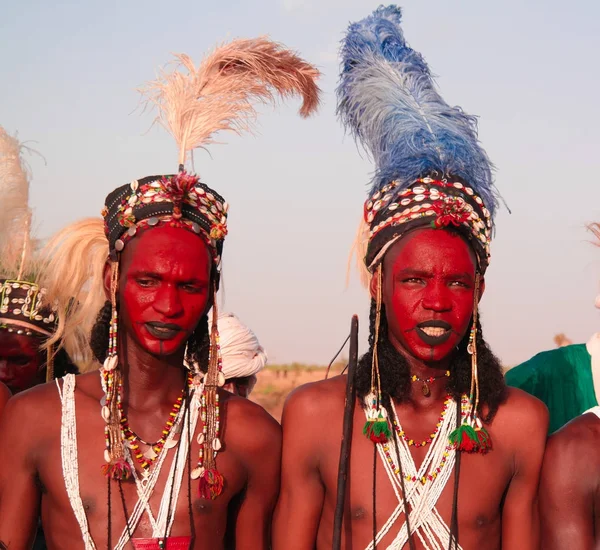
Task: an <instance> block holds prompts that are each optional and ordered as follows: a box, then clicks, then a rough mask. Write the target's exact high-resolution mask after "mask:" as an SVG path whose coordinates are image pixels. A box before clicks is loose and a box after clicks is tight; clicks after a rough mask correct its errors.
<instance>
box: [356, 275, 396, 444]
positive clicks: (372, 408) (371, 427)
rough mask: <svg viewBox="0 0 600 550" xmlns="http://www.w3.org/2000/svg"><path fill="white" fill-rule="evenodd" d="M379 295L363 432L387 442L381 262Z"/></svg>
mask: <svg viewBox="0 0 600 550" xmlns="http://www.w3.org/2000/svg"><path fill="white" fill-rule="evenodd" d="M375 277H377V291H376V292H377V297H376V300H375V341H374V342H373V358H372V363H371V391H370V392H369V393H368V395H367V396H366V397H365V404H366V406H367V408H368V411H367V421H366V422H365V425H364V427H363V434H364V435H365V436H366V437H368V438H369V439H370V440H371V441H372V442H373V443H385V442H386V441H388V439H389V438H390V437H391V435H392V431H391V429H390V425H389V422H388V418H387V411H386V409H385V407H384V406H383V403H382V399H381V380H380V378H379V357H378V349H377V344H378V342H379V328H380V324H381V303H382V300H383V275H382V267H381V264H379V265H378V266H377V271H376V273H375Z"/></svg>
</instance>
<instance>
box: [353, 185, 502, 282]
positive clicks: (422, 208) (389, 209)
mask: <svg viewBox="0 0 600 550" xmlns="http://www.w3.org/2000/svg"><path fill="white" fill-rule="evenodd" d="M434 176H435V174H434ZM364 221H365V223H366V224H367V225H368V227H369V235H368V243H369V244H368V246H367V254H366V257H365V263H366V265H367V267H368V268H369V269H370V270H373V268H374V267H375V266H376V265H377V264H378V263H379V262H380V261H381V259H382V258H383V256H384V255H385V253H386V252H387V250H388V249H389V248H390V246H391V245H392V244H394V243H395V242H396V240H397V239H398V238H400V237H401V236H402V235H404V234H405V233H407V232H408V231H410V230H411V229H416V228H419V227H431V228H434V229H443V228H452V227H454V228H456V230H457V231H459V232H460V233H462V234H463V235H464V236H465V237H466V238H467V240H468V242H469V243H470V244H471V246H472V248H473V250H474V251H475V253H476V255H477V263H478V266H479V269H480V270H481V271H482V272H484V271H485V269H486V268H487V265H488V263H489V258H490V242H491V232H492V220H491V215H490V212H489V210H488V209H487V208H486V207H485V205H484V204H483V200H482V199H481V198H480V197H479V196H478V195H476V194H475V192H474V191H473V189H472V188H471V187H469V185H468V184H465V183H464V182H462V181H460V180H459V179H458V178H448V179H447V178H439V177H425V178H419V179H418V180H417V181H416V182H415V183H414V184H413V185H411V186H410V187H401V186H399V185H398V184H397V183H396V182H395V181H392V182H390V183H389V184H387V185H385V186H383V187H382V188H381V190H379V191H377V192H375V193H374V194H373V195H372V196H370V197H369V199H368V200H367V201H366V202H365V209H364Z"/></svg>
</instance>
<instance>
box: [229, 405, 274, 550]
mask: <svg viewBox="0 0 600 550" xmlns="http://www.w3.org/2000/svg"><path fill="white" fill-rule="evenodd" d="M248 403H249V402H248ZM252 407H253V408H254V409H257V411H256V412H255V413H254V414H248V415H246V417H245V422H243V423H240V424H241V429H240V431H239V441H240V442H241V443H242V445H243V448H242V447H241V446H240V450H241V452H240V458H241V460H242V461H243V463H244V464H245V467H246V472H247V476H248V480H247V483H246V488H245V492H244V494H243V495H242V500H241V502H240V504H239V509H238V511H237V518H236V524H235V548H236V550H258V549H264V550H268V548H269V547H270V535H271V533H270V531H271V519H272V516H273V509H274V508H275V503H276V502H277V495H278V494H279V478H280V464H281V427H280V426H279V424H278V423H277V422H276V421H275V420H274V419H273V418H272V417H271V416H270V415H268V414H267V413H265V411H264V410H262V409H258V406H257V405H255V404H252Z"/></svg>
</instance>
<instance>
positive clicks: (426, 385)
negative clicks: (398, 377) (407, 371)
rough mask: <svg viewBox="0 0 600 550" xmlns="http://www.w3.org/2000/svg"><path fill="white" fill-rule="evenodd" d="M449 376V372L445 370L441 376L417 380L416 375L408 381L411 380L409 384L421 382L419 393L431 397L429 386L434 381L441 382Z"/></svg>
mask: <svg viewBox="0 0 600 550" xmlns="http://www.w3.org/2000/svg"><path fill="white" fill-rule="evenodd" d="M449 376H450V371H449V370H447V371H446V372H445V373H444V374H442V375H441V376H430V377H429V378H419V377H418V376H417V375H416V374H413V375H412V376H411V377H410V380H411V382H423V385H422V386H421V393H422V394H423V395H424V396H425V397H429V396H430V395H431V388H430V387H429V384H431V383H432V382H435V381H436V380H441V379H442V378H447V377H449Z"/></svg>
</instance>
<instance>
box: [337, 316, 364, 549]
mask: <svg viewBox="0 0 600 550" xmlns="http://www.w3.org/2000/svg"><path fill="white" fill-rule="evenodd" d="M357 364H358V316H357V315H353V316H352V323H351V325H350V359H349V361H348V379H347V381H346V403H345V405H344V428H343V433H342V445H341V449H340V462H339V466H338V478H337V500H336V503H335V516H334V519H333V545H332V549H333V550H340V549H341V545H342V524H343V522H344V507H345V504H346V484H347V482H348V469H349V466H350V450H351V446H352V427H353V425H354V405H355V403H356V387H355V384H354V381H355V378H356V366H357Z"/></svg>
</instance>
